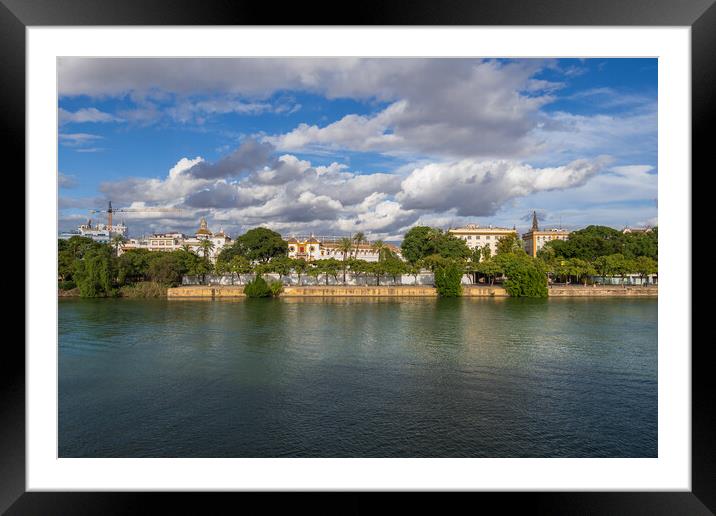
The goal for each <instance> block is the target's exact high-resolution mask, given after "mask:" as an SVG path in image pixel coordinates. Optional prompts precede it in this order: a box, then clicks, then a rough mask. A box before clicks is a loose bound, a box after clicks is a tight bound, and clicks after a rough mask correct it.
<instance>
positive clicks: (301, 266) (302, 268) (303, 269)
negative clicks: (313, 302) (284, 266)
mask: <svg viewBox="0 0 716 516" xmlns="http://www.w3.org/2000/svg"><path fill="white" fill-rule="evenodd" d="M291 264H292V267H293V270H294V272H295V273H296V275H297V276H298V284H299V285H301V284H302V283H301V277H302V276H303V275H305V274H306V273H307V272H308V262H307V261H306V260H304V259H303V258H296V259H294V260H292V262H291Z"/></svg>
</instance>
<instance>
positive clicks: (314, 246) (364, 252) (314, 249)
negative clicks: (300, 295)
mask: <svg viewBox="0 0 716 516" xmlns="http://www.w3.org/2000/svg"><path fill="white" fill-rule="evenodd" d="M284 240H285V241H286V243H287V244H288V257H289V258H301V259H303V260H306V261H307V262H310V261H314V260H327V259H329V258H335V259H336V260H339V261H343V259H344V256H343V251H342V250H341V249H340V241H341V237H315V236H313V235H311V236H295V237H289V238H284ZM385 247H386V248H387V249H388V250H389V251H390V252H391V253H393V254H395V255H397V256H398V257H399V258H401V259H402V255H401V252H400V248H399V247H398V246H396V245H393V244H385ZM345 258H346V259H348V258H357V259H359V260H365V261H367V262H377V261H378V259H379V253H378V251H377V250H376V249H374V248H373V244H372V243H370V242H368V243H366V242H362V243H360V244H356V243H353V245H352V248H351V251H350V253H348V256H346V257H345Z"/></svg>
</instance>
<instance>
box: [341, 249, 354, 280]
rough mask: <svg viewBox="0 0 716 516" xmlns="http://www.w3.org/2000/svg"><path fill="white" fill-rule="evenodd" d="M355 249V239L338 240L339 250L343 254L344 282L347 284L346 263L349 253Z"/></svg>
mask: <svg viewBox="0 0 716 516" xmlns="http://www.w3.org/2000/svg"><path fill="white" fill-rule="evenodd" d="M351 249H353V240H351V239H350V238H341V240H340V242H338V250H339V251H340V252H341V253H342V254H343V284H344V285H345V284H346V265H347V263H348V262H347V260H348V258H349V255H350V253H351Z"/></svg>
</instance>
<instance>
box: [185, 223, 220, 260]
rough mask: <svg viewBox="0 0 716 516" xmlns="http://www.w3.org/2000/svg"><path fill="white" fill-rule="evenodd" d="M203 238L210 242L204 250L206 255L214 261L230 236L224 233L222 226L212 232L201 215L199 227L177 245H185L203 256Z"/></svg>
mask: <svg viewBox="0 0 716 516" xmlns="http://www.w3.org/2000/svg"><path fill="white" fill-rule="evenodd" d="M205 240H207V241H209V242H211V246H209V247H208V248H207V251H206V252H207V257H208V258H209V259H210V260H211V261H212V262H215V261H216V258H217V257H218V256H219V253H220V252H221V250H222V249H223V248H224V247H225V246H227V245H229V244H230V243H231V238H229V236H228V235H227V234H226V233H224V229H223V228H221V229H220V230H219V232H218V233H212V232H211V230H210V229H209V227H208V225H207V223H206V219H205V218H204V217H202V218H201V220H200V221H199V229H197V231H196V233H195V234H194V237H193V238H186V239H184V241H183V242H182V244H181V245H180V246H179V247H182V246H184V245H187V246H189V249H190V250H191V251H192V252H194V253H196V254H198V255H199V256H204V246H203V245H202V242H203V241H205Z"/></svg>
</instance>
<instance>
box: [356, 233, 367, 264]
mask: <svg viewBox="0 0 716 516" xmlns="http://www.w3.org/2000/svg"><path fill="white" fill-rule="evenodd" d="M353 242H355V244H356V247H355V251H356V254H355V257H356V258H358V248H359V247H360V245H361V244H362V243H363V242H366V243H367V242H368V239H367V238H366V237H365V233H363V232H362V231H359V232H358V233H356V234H355V235H353Z"/></svg>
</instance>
